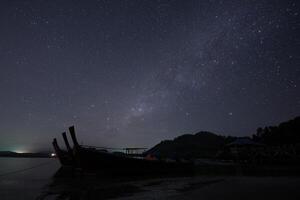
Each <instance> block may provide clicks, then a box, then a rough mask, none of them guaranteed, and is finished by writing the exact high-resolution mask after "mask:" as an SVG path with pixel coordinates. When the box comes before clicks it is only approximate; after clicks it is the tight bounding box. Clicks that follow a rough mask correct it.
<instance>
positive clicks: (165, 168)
mask: <svg viewBox="0 0 300 200" xmlns="http://www.w3.org/2000/svg"><path fill="white" fill-rule="evenodd" d="M69 132H70V135H71V138H72V141H73V148H72V147H71V145H70V144H69V142H68V139H67V136H66V133H65V132H64V133H62V136H63V140H64V143H65V145H66V149H67V150H62V149H61V148H60V147H59V146H58V143H57V140H56V138H54V139H53V143H52V144H53V147H54V150H55V152H56V155H57V157H58V159H59V161H60V163H61V165H62V166H68V167H72V168H79V169H81V170H82V171H84V172H101V173H109V174H114V175H119V174H120V175H121V174H122V175H124V174H125V175H131V174H136V175H137V174H139V175H147V174H191V173H193V164H192V163H189V162H175V161H174V162H168V161H165V160H153V159H151V160H149V159H146V157H134V156H132V155H131V156H130V155H128V154H122V153H112V152H109V151H107V150H105V149H103V148H96V147H89V146H84V145H79V143H78V141H77V138H76V134H75V128H74V126H71V127H69ZM133 149H134V150H136V149H140V148H133ZM129 150H130V149H129V148H126V151H128V152H129Z"/></svg>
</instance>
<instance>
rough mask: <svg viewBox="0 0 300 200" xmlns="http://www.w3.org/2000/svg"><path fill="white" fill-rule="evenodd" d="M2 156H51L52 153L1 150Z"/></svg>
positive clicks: (0, 155)
mask: <svg viewBox="0 0 300 200" xmlns="http://www.w3.org/2000/svg"><path fill="white" fill-rule="evenodd" d="M0 157H17V158H48V157H50V153H16V152H13V151H0Z"/></svg>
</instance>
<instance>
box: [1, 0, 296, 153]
mask: <svg viewBox="0 0 300 200" xmlns="http://www.w3.org/2000/svg"><path fill="white" fill-rule="evenodd" d="M299 10H300V9H299V2H298V1H296V0H272V1H271V0H270V1H266V0H260V1H254V0H252V1H247V0H245V1H241V0H230V1H227V0H209V1H208V0H206V1H205V0H203V1H198V0H188V1H187V0H181V1H180V0H151V1H149V0H122V1H118V0H99V1H96V0H89V1H85V0H81V1H78V0H64V1H60V0H30V1H29V0H1V2H0V91H1V98H0V150H18V151H37V150H41V149H45V148H51V141H52V138H53V137H59V139H60V133H61V132H63V131H65V130H66V129H67V127H68V126H69V125H73V124H74V125H75V126H76V128H77V133H78V134H77V135H78V138H79V142H80V143H83V144H89V145H97V146H110V147H133V146H138V147H151V146H153V145H155V144H156V143H158V142H160V141H161V140H163V139H171V138H174V137H176V136H179V135H181V134H185V133H195V132H197V131H201V130H206V131H212V132H215V133H217V134H221V135H234V136H246V135H251V134H253V133H254V132H255V131H256V128H258V127H259V126H267V125H276V124H277V123H279V122H282V121H285V120H289V119H291V118H293V117H295V116H297V115H299V114H300V90H299V88H300V67H299V64H300V58H299V52H300V47H299V45H300V38H299V35H300V30H299V22H300V20H299ZM61 143H62V140H60V144H61Z"/></svg>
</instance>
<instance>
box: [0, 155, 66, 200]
mask: <svg viewBox="0 0 300 200" xmlns="http://www.w3.org/2000/svg"><path fill="white" fill-rule="evenodd" d="M59 167H60V164H59V162H58V160H57V159H54V158H0V199H1V200H34V199H38V197H39V196H40V195H41V194H42V192H43V189H44V188H45V187H47V186H48V185H49V184H50V183H51V180H52V177H53V175H54V174H55V172H56V171H57V170H58V169H59Z"/></svg>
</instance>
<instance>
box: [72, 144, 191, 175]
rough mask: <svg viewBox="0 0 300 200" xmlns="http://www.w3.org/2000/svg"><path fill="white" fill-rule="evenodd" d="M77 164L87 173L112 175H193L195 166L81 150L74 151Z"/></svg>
mask: <svg viewBox="0 0 300 200" xmlns="http://www.w3.org/2000/svg"><path fill="white" fill-rule="evenodd" d="M74 153H75V158H76V159H77V160H76V163H77V165H78V166H80V168H82V169H83V170H85V171H99V170H100V171H102V172H105V173H110V174H118V175H121V174H122V175H126V174H128V175H132V174H144V175H147V174H192V173H193V164H191V163H179V162H165V161H159V160H146V159H143V158H132V157H127V156H121V155H115V154H112V153H107V152H97V151H95V150H90V149H85V148H80V149H77V150H75V151H74Z"/></svg>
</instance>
